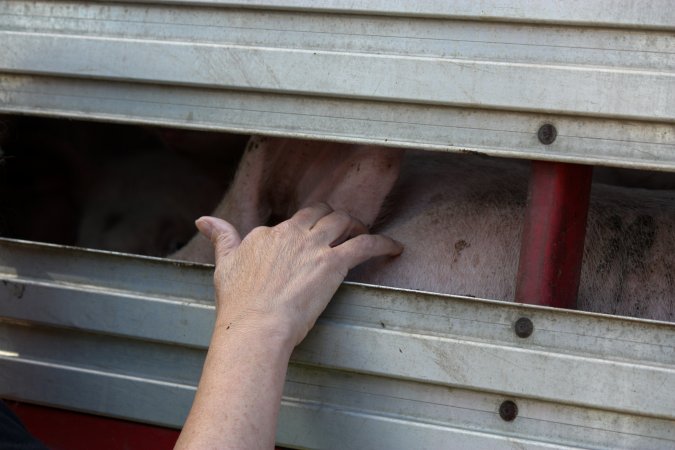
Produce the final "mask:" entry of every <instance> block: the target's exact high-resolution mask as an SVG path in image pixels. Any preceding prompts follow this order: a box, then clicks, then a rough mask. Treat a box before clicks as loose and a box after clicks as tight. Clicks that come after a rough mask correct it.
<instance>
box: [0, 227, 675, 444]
mask: <svg viewBox="0 0 675 450" xmlns="http://www.w3.org/2000/svg"><path fill="white" fill-rule="evenodd" d="M38 256H39V257H38ZM211 271H212V268H211V267H209V266H200V265H190V264H184V263H177V262H172V261H165V260H159V259H153V258H144V257H134V256H126V255H121V254H114V253H108V252H98V251H90V250H80V249H74V248H65V247H59V246H54V245H45V244H34V243H27V242H21V241H12V240H7V239H3V240H0V279H1V280H2V284H0V317H2V319H0V386H2V392H0V396H4V397H8V398H13V399H18V400H23V401H28V402H36V403H40V404H46V405H52V406H59V407H65V408H69V409H75V410H79V411H85V412H92V413H97V414H103V415H109V416H113V417H120V418H126V419H131V420H137V421H144V422H149V423H154V424H159V425H168V426H173V427H180V426H181V425H182V422H183V420H184V419H185V416H186V414H187V411H188V409H189V406H190V404H191V401H192V398H193V395H194V392H195V388H196V384H197V381H198V377H199V374H200V371H201V365H202V363H203V358H204V355H205V350H206V346H207V344H208V339H209V335H210V332H211V327H212V326H213V304H212V300H211V299H212V295H213V293H212V288H211V275H212V273H211ZM520 317H528V318H529V319H531V320H532V322H533V323H534V329H535V331H534V333H533V334H532V335H531V336H530V337H529V338H526V339H523V338H519V337H517V336H516V335H515V334H514V325H513V324H514V322H515V321H516V320H517V319H518V318H520ZM505 400H512V401H515V402H516V403H517V405H518V411H519V412H518V416H517V417H516V418H515V420H513V421H511V422H506V421H504V420H502V419H501V418H500V415H499V413H498V410H499V407H500V404H501V403H502V402H503V401H505ZM277 439H278V442H279V444H281V445H286V446H298V447H307V448H411V447H413V448H443V447H446V446H447V445H448V443H453V445H455V444H456V445H457V446H459V447H463V448H464V447H466V448H494V447H495V446H499V447H500V448H565V447H566V446H583V447H593V448H641V449H642V448H655V449H657V448H658V449H661V448H668V447H672V446H673V445H675V325H673V324H669V323H660V322H653V321H644V320H636V319H628V318H618V317H611V316H603V315H598V314H590V313H583V312H578V311H567V310H556V309H551V308H543V307H535V306H527V305H518V304H510V303H503V302H492V301H485V300H477V299H470V298H462V297H451V296H441V295H435V294H428V293H423V292H411V291H402V290H396V289H388V288H380V287H373V286H365V285H357V284H345V285H343V286H342V287H341V288H340V290H339V292H338V294H337V295H336V298H335V299H334V301H333V302H332V303H331V304H330V305H329V307H328V309H327V310H326V311H325V312H324V314H323V315H322V317H321V319H320V320H319V321H318V324H317V327H316V328H315V329H314V330H313V331H312V333H311V334H310V336H308V338H307V339H306V340H305V342H303V344H302V345H301V346H299V347H298V348H297V349H296V351H295V352H294V354H293V357H292V361H291V365H290V367H289V371H288V376H287V382H286V386H285V390H284V397H283V401H282V409H281V416H280V422H279V428H278V432H277Z"/></svg>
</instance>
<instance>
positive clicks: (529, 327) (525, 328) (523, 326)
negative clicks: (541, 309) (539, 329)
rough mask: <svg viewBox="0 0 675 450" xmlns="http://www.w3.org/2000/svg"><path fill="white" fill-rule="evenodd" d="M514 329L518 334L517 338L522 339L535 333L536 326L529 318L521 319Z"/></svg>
mask: <svg viewBox="0 0 675 450" xmlns="http://www.w3.org/2000/svg"><path fill="white" fill-rule="evenodd" d="M513 328H514V330H515V332H516V336H518V337H520V338H526V337H530V335H531V334H532V332H533V331H534V324H533V323H532V321H531V320H530V319H528V318H527V317H521V318H520V319H518V320H516V323H515V325H514V327H513Z"/></svg>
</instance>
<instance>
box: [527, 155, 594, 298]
mask: <svg viewBox="0 0 675 450" xmlns="http://www.w3.org/2000/svg"><path fill="white" fill-rule="evenodd" d="M592 175H593V167H592V166H584V165H578V164H565V163H552V162H544V161H533V162H532V173H531V175H530V187H529V192H528V198H527V209H526V212H525V224H524V227H523V234H522V238H521V247H520V262H519V266H518V279H517V282H516V301H518V302H520V303H529V304H534V305H545V306H554V307H558V308H576V303H577V293H578V290H579V278H580V276H581V260H582V257H583V250H584V238H585V236H586V217H587V215H588V204H589V199H590V191H591V178H592Z"/></svg>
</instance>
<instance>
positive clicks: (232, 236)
mask: <svg viewBox="0 0 675 450" xmlns="http://www.w3.org/2000/svg"><path fill="white" fill-rule="evenodd" d="M195 225H196V226H197V229H198V230H199V231H200V232H201V233H202V234H203V235H204V236H206V238H208V239H209V240H210V241H211V243H212V244H213V247H214V248H215V251H216V264H218V262H219V261H221V260H222V259H223V258H225V257H227V255H229V254H230V253H232V252H233V251H234V250H236V248H237V247H239V244H240V243H241V238H240V237H239V233H238V232H237V230H236V229H235V228H234V227H233V226H232V225H231V224H230V223H228V222H226V221H224V220H222V219H218V218H216V217H209V216H204V217H200V218H199V219H197V220H196V221H195Z"/></svg>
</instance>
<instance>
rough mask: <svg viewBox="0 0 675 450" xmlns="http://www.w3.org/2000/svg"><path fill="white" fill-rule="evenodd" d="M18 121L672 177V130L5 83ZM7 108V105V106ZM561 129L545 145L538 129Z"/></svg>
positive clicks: (135, 88) (34, 80) (162, 90)
mask: <svg viewBox="0 0 675 450" xmlns="http://www.w3.org/2000/svg"><path fill="white" fill-rule="evenodd" d="M0 84H2V85H3V86H4V90H0V102H2V103H3V104H5V105H12V106H11V107H9V106H5V108H6V109H9V110H10V111H13V112H21V113H26V114H37V115H57V116H63V117H70V118H77V119H84V120H91V119H99V120H107V121H119V122H133V123H141V124H153V125H156V124H166V125H172V126H179V127H190V128H197V129H210V130H223V129H224V130H228V131H232V132H240V133H258V134H269V135H280V136H291V137H299V138H308V137H310V138H316V137H320V138H322V139H331V140H338V141H345V142H362V143H369V144H377V145H394V146H403V147H412V148H427V149H430V150H439V151H470V152H479V153H483V154H487V155H493V156H504V157H513V158H534V159H541V160H555V161H567V162H578V163H584V164H604V165H615V166H626V167H637V168H644V169H655V170H675V127H674V126H672V125H669V124H662V123H646V122H624V121H613V120H601V119H593V118H574V117H566V116H552V115H541V114H526V113H515V112H504V111H488V110H466V109H462V108H448V107H440V106H430V105H424V106H422V105H409V104H387V103H384V102H376V103H371V102H365V101H357V100H340V99H330V100H328V99H326V100H321V101H317V100H316V99H310V98H307V97H299V96H298V97H293V96H282V95H272V94H245V93H241V92H234V91H202V90H198V89H195V88H187V87H175V86H170V87H168V86H152V85H134V84H129V83H112V84H111V83H102V82H97V81H91V80H69V79H62V78H58V79H44V78H40V77H22V76H2V75H0ZM0 109H2V106H0ZM546 122H549V123H554V124H555V125H556V128H557V130H558V138H557V139H556V141H555V142H554V143H553V144H551V145H542V144H541V143H540V142H539V140H538V139H537V130H538V128H539V127H540V126H541V124H542V123H546Z"/></svg>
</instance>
